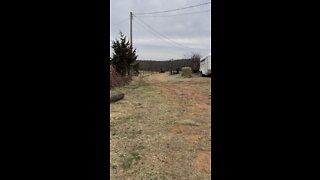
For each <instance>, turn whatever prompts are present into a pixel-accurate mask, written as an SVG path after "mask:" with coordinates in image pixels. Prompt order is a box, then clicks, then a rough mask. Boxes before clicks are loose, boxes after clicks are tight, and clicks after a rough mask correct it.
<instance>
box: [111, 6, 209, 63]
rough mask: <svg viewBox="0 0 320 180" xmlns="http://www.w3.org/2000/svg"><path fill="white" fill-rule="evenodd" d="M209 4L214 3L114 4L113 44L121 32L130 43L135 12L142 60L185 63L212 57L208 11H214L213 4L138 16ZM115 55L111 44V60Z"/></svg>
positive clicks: (135, 44)
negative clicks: (197, 55) (194, 55)
mask: <svg viewBox="0 0 320 180" xmlns="http://www.w3.org/2000/svg"><path fill="white" fill-rule="evenodd" d="M207 2H210V0H111V1H110V8H111V9H110V13H111V16H110V18H111V19H110V24H111V25H110V40H115V39H116V38H117V39H118V38H119V32H120V31H122V32H123V34H124V35H126V36H127V39H128V40H129V39H130V19H129V17H130V11H131V12H132V13H133V14H136V16H137V17H133V21H132V27H133V28H132V37H133V38H132V41H133V47H134V48H136V49H137V51H136V53H137V55H138V60H169V59H181V58H185V57H189V56H190V55H191V54H192V53H193V52H195V53H200V55H201V56H205V55H207V54H208V53H210V44H211V42H210V41H211V11H208V10H211V4H205V5H201V6H197V7H193V8H188V9H182V10H177V11H172V12H166V13H155V14H144V15H142V14H141V15H139V14H138V13H149V12H158V11H166V10H173V9H178V8H184V7H188V6H194V5H198V4H203V3H207ZM200 12H201V13H200ZM188 13H193V14H188ZM178 14H185V15H178ZM172 15H177V16H172ZM147 16H167V17H147ZM149 26H150V27H151V28H152V29H150V28H149ZM154 31H156V32H154ZM157 32H158V33H160V34H161V35H162V36H161V35H159V34H158V33H157ZM163 36H165V37H166V38H167V39H166V38H165V37H163ZM168 39H169V40H168ZM190 48H191V49H190ZM111 52H112V48H111V41H110V56H111Z"/></svg>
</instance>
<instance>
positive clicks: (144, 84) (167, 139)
mask: <svg viewBox="0 0 320 180" xmlns="http://www.w3.org/2000/svg"><path fill="white" fill-rule="evenodd" d="M209 91H210V78H200V77H193V78H188V79H185V78H182V77H181V76H179V75H174V76H170V75H168V74H164V73H163V74H152V75H150V74H146V75H145V76H144V77H135V78H134V79H133V81H132V82H131V83H130V84H129V85H127V86H125V87H122V88H116V89H113V90H112V91H111V92H110V94H115V93H118V92H123V93H125V98H124V99H123V100H120V101H118V102H115V103H113V104H111V105H110V106H111V109H110V110H111V113H110V172H111V179H210V176H211V170H210V166H211V162H210V161H209V160H208V157H210V156H211V153H210V151H211V134H210V129H211V119H210V118H211V114H210V106H211V99H210V96H209Z"/></svg>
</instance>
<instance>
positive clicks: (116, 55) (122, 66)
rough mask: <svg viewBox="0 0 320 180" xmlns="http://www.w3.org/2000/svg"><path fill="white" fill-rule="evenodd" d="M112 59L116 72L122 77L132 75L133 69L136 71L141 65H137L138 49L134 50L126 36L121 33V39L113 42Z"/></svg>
mask: <svg viewBox="0 0 320 180" xmlns="http://www.w3.org/2000/svg"><path fill="white" fill-rule="evenodd" d="M112 49H113V53H112V57H110V62H111V64H112V65H113V66H114V67H115V69H116V71H117V72H118V73H119V74H121V75H126V74H128V75H129V74H130V72H131V69H133V70H136V69H138V68H139V64H137V63H136V59H137V57H138V56H137V55H136V49H133V48H132V47H131V45H130V43H129V41H127V39H126V36H124V35H123V34H122V32H120V39H119V40H118V39H116V40H114V41H112Z"/></svg>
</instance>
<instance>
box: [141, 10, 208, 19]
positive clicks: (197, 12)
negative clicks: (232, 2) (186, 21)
mask: <svg viewBox="0 0 320 180" xmlns="http://www.w3.org/2000/svg"><path fill="white" fill-rule="evenodd" d="M210 11H211V10H207V11H196V12H190V13H183V14H173V15H167V16H145V15H142V16H139V15H138V17H143V18H145V17H172V16H181V15H188V14H199V13H205V12H210ZM136 17H137V16H136Z"/></svg>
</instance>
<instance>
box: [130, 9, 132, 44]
mask: <svg viewBox="0 0 320 180" xmlns="http://www.w3.org/2000/svg"><path fill="white" fill-rule="evenodd" d="M130 47H131V48H132V12H130Z"/></svg>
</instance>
